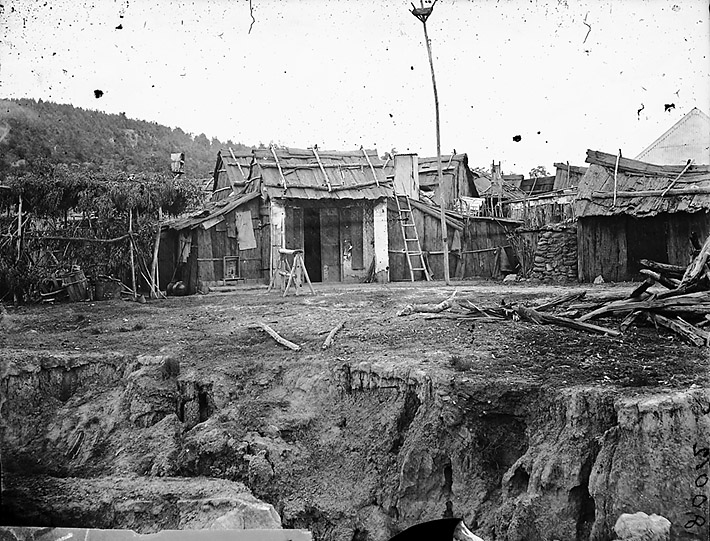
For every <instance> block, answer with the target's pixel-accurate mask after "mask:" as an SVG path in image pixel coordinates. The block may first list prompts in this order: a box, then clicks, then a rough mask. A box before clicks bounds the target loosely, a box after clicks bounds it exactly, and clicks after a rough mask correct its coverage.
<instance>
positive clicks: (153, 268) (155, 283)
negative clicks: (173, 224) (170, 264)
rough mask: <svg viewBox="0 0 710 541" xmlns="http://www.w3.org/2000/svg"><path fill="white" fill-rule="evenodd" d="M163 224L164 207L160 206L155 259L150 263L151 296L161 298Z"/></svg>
mask: <svg viewBox="0 0 710 541" xmlns="http://www.w3.org/2000/svg"><path fill="white" fill-rule="evenodd" d="M162 225H163V207H162V206H161V207H158V230H157V231H156V233H155V241H154V242H153V261H152V263H151V265H150V280H151V284H150V296H151V298H156V299H159V298H160V273H159V270H158V253H159V252H160V230H161V227H162Z"/></svg>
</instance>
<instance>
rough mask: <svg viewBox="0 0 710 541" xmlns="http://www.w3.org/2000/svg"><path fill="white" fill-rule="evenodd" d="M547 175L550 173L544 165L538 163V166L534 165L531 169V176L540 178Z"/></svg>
mask: <svg viewBox="0 0 710 541" xmlns="http://www.w3.org/2000/svg"><path fill="white" fill-rule="evenodd" d="M547 176H550V173H548V172H547V169H545V166H544V165H538V166H537V167H533V168H532V169H530V178H540V177H547Z"/></svg>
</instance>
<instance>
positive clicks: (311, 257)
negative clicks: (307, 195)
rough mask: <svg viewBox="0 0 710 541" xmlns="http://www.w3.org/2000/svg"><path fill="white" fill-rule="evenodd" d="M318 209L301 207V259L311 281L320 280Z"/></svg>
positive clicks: (321, 278) (321, 276)
mask: <svg viewBox="0 0 710 541" xmlns="http://www.w3.org/2000/svg"><path fill="white" fill-rule="evenodd" d="M320 253H321V246H320V209H317V208H315V209H309V208H305V209H303V259H304V262H305V264H306V270H307V271H308V276H309V278H310V279H311V282H322V281H323V275H322V273H321V257H320Z"/></svg>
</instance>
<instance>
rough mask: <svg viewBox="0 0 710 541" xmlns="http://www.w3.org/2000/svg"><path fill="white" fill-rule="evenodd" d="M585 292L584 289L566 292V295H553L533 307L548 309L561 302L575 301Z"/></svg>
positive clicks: (542, 310)
mask: <svg viewBox="0 0 710 541" xmlns="http://www.w3.org/2000/svg"><path fill="white" fill-rule="evenodd" d="M586 294H587V292H586V291H580V292H576V293H574V292H573V293H567V294H566V295H560V296H559V297H555V298H554V299H552V300H550V301H548V302H545V303H543V304H539V305H537V306H534V307H533V308H534V309H535V310H537V311H538V312H544V311H545V310H549V309H550V308H554V307H555V306H560V305H562V304H565V303H568V302H572V301H576V300H580V299H583V298H584V297H585V295H586Z"/></svg>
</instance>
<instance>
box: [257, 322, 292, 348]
mask: <svg viewBox="0 0 710 541" xmlns="http://www.w3.org/2000/svg"><path fill="white" fill-rule="evenodd" d="M258 328H260V329H262V330H264V331H266V332H267V333H268V334H269V336H271V338H273V339H274V340H276V341H277V342H278V343H279V344H281V345H282V346H286V347H287V348H289V349H292V350H293V351H300V349H301V346H299V345H298V344H294V343H293V342H291V341H290V340H286V339H285V338H283V337H282V336H281V335H279V333H277V332H276V331H275V330H274V329H272V328H271V327H269V326H268V325H267V324H266V323H259V326H258Z"/></svg>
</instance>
